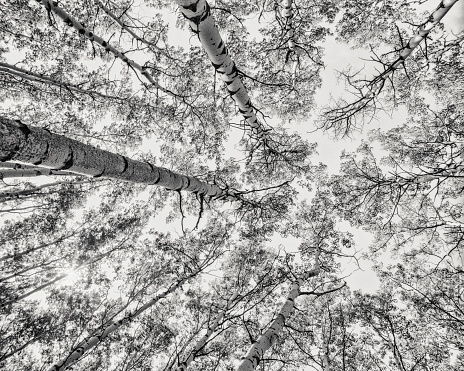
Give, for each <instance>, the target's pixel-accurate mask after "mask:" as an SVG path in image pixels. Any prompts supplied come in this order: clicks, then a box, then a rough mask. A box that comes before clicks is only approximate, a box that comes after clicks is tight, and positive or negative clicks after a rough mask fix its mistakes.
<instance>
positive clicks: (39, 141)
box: [0, 117, 243, 201]
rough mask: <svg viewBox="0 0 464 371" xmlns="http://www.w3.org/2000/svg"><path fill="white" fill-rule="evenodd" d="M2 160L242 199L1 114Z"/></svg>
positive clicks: (234, 194)
mask: <svg viewBox="0 0 464 371" xmlns="http://www.w3.org/2000/svg"><path fill="white" fill-rule="evenodd" d="M0 161H20V162H25V163H30V164H34V165H41V166H47V167H49V168H52V170H49V169H44V171H48V172H52V173H53V172H55V171H61V170H66V171H67V172H71V173H76V174H83V175H90V176H93V177H104V178H112V179H118V180H124V181H129V182H134V183H144V184H156V185H158V186H162V187H166V188H167V189H170V190H175V191H181V190H185V191H190V192H195V193H197V194H199V195H201V196H205V197H209V198H214V199H223V200H228V201H242V200H243V198H242V196H241V195H240V193H239V192H234V191H231V190H223V189H221V188H219V187H218V186H217V185H213V184H208V183H205V182H202V181H201V180H199V179H197V178H195V177H192V176H188V175H181V174H178V173H175V172H172V171H170V170H168V169H164V168H161V167H157V166H155V165H152V164H150V163H148V162H142V161H135V160H132V159H130V158H128V157H125V156H122V155H118V154H115V153H111V152H108V151H105V150H102V149H99V148H96V147H93V146H90V145H87V144H84V143H81V142H78V141H76V140H73V139H69V138H66V137H64V136H62V135H57V134H53V133H51V132H50V131H48V130H47V129H42V128H37V127H33V126H27V125H24V124H22V123H20V122H18V121H13V120H9V119H6V118H4V117H0ZM33 171H36V170H33ZM0 177H1V173H0Z"/></svg>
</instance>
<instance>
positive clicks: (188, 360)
mask: <svg viewBox="0 0 464 371" xmlns="http://www.w3.org/2000/svg"><path fill="white" fill-rule="evenodd" d="M237 297H238V292H237V293H235V294H233V295H232V296H231V297H230V298H229V300H228V301H227V304H226V306H225V307H224V309H222V310H221V311H220V312H219V313H218V314H217V315H216V317H215V318H214V320H213V322H211V324H210V325H209V326H208V328H207V330H206V333H205V334H204V335H203V336H202V337H201V338H200V340H198V342H197V343H196V344H195V346H194V347H193V349H192V351H191V352H190V354H189V355H188V357H187V358H186V359H185V360H184V361H183V362H181V363H180V365H179V367H178V368H177V369H176V371H186V370H187V368H188V367H189V366H190V364H191V363H192V362H193V360H194V359H195V357H196V356H197V354H198V352H199V351H200V350H202V349H203V347H204V346H205V345H206V342H207V341H208V339H209V338H210V337H211V335H212V334H213V333H214V331H215V330H216V328H217V327H218V325H219V324H220V323H221V321H222V319H223V318H224V315H225V313H226V312H227V310H228V309H229V308H230V306H231V304H233V303H234V301H235V299H237Z"/></svg>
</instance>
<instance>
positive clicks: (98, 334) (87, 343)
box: [49, 270, 200, 371]
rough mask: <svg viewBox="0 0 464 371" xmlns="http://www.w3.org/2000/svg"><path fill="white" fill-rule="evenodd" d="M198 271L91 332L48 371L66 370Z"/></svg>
mask: <svg viewBox="0 0 464 371" xmlns="http://www.w3.org/2000/svg"><path fill="white" fill-rule="evenodd" d="M199 272H200V271H199V270H197V271H195V272H193V273H192V274H191V275H189V276H184V277H182V278H180V279H179V281H177V282H176V283H175V284H173V285H172V286H171V287H170V288H168V289H167V290H165V291H164V292H162V293H161V294H159V295H157V296H156V297H154V298H153V299H152V300H150V301H149V302H148V303H146V304H144V305H143V306H142V307H140V308H139V309H137V310H136V311H135V312H133V313H129V314H127V315H126V316H124V317H123V318H121V319H120V320H119V321H116V322H113V323H112V324H110V325H109V326H106V325H104V326H102V327H100V328H98V329H97V330H95V331H93V332H92V333H91V334H90V335H89V336H88V337H87V338H86V339H84V340H83V341H81V342H80V343H79V344H78V345H77V346H75V347H74V348H73V349H72V350H71V351H70V352H69V355H68V356H67V357H64V358H62V359H61V360H60V361H59V362H57V363H55V364H54V365H53V366H52V367H51V368H50V369H49V371H62V370H65V369H66V368H68V367H69V366H70V365H72V364H73V363H75V362H77V361H78V360H79V359H80V358H81V357H82V356H83V355H84V354H85V353H86V352H88V351H89V350H90V349H92V348H94V347H95V346H97V345H98V344H100V343H101V342H102V341H103V340H105V339H106V338H107V337H108V336H109V335H110V334H111V333H113V332H114V331H116V330H117V329H119V328H120V327H121V326H123V325H125V324H126V323H129V322H130V321H132V319H134V318H135V317H137V316H138V315H139V314H141V313H143V312H144V311H146V310H147V309H148V308H150V307H152V306H153V305H155V304H156V303H157V302H158V301H159V300H161V299H163V298H165V297H166V296H168V295H169V294H170V293H172V292H174V291H175V290H176V289H177V288H179V287H180V286H182V284H184V283H185V282H186V281H187V280H188V279H189V278H192V277H194V276H195V275H196V274H198V273H199Z"/></svg>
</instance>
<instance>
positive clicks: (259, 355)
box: [237, 249, 320, 371]
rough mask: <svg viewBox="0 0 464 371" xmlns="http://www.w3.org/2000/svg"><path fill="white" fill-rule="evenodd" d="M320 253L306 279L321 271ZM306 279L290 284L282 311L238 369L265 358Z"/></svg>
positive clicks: (245, 370)
mask: <svg viewBox="0 0 464 371" xmlns="http://www.w3.org/2000/svg"><path fill="white" fill-rule="evenodd" d="M319 254H320V250H319V249H318V250H317V251H316V254H315V263H314V268H313V269H312V270H311V271H309V272H308V273H306V274H305V277H304V278H305V279H308V278H310V277H315V276H317V275H318V274H319V272H320V264H319ZM303 283H304V279H302V278H300V279H297V280H296V281H294V282H293V283H292V285H291V286H290V292H289V293H288V296H287V300H286V301H285V303H284V305H283V306H282V308H281V309H280V312H279V313H278V314H277V316H276V318H275V319H274V320H273V321H272V322H271V324H270V325H269V327H268V329H267V330H266V331H265V332H264V333H263V334H262V335H261V336H260V337H259V339H258V340H257V341H256V342H254V343H253V345H252V346H251V347H250V349H249V350H248V353H247V354H246V355H245V357H244V358H243V360H242V363H241V364H240V366H239V367H238V368H237V371H253V370H254V369H255V368H256V367H257V366H258V364H259V363H260V361H261V360H262V359H263V356H264V353H265V352H266V350H268V349H269V348H270V347H272V345H274V343H275V342H276V340H277V338H278V336H279V335H280V333H281V332H282V329H283V328H284V325H285V322H286V321H287V319H288V318H289V317H290V316H291V314H292V313H293V311H294V310H295V299H296V298H297V297H298V296H299V295H300V293H301V285H303Z"/></svg>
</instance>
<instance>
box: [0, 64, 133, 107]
mask: <svg viewBox="0 0 464 371" xmlns="http://www.w3.org/2000/svg"><path fill="white" fill-rule="evenodd" d="M0 72H4V73H6V74H8V75H12V76H16V77H19V78H21V79H24V80H29V81H33V82H39V83H42V84H47V85H53V86H57V87H59V88H62V89H64V90H68V91H70V92H73V93H80V94H86V95H90V96H91V97H94V96H98V97H100V98H109V99H117V100H124V98H120V97H117V96H114V95H106V94H103V93H100V92H98V91H95V90H86V89H82V88H80V87H79V86H77V85H73V84H70V83H66V82H61V81H57V80H55V79H52V78H51V77H48V76H45V75H43V74H39V73H35V72H32V71H28V70H25V69H23V68H19V67H16V66H13V65H11V64H8V63H4V62H0Z"/></svg>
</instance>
